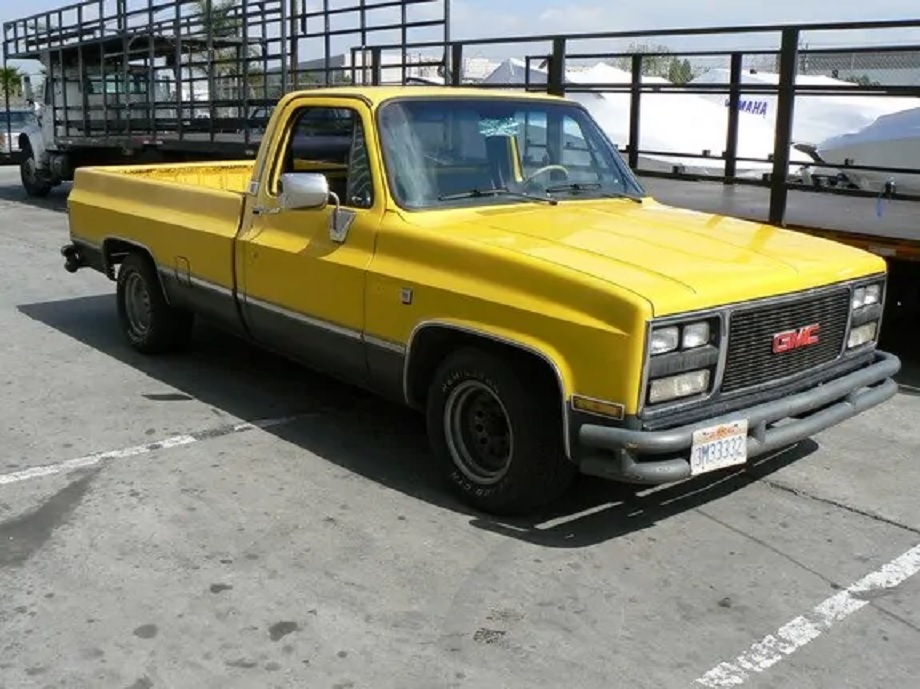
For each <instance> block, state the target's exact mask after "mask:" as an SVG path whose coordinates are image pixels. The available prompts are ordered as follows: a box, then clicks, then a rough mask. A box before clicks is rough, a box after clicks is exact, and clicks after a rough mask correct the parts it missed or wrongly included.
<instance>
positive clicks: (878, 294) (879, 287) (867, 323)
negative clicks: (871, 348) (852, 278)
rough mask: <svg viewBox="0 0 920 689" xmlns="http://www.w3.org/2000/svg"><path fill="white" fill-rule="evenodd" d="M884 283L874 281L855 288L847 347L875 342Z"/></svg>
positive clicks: (851, 303)
mask: <svg viewBox="0 0 920 689" xmlns="http://www.w3.org/2000/svg"><path fill="white" fill-rule="evenodd" d="M883 287H884V283H881V282H874V283H872V284H869V285H863V286H861V287H857V288H855V289H854V290H853V294H852V299H851V300H850V311H851V316H850V332H849V333H848V335H847V349H856V348H857V347H862V346H863V345H866V344H869V343H872V342H875V340H876V338H877V337H878V329H879V322H880V320H881V317H882V291H883Z"/></svg>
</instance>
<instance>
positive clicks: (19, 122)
mask: <svg viewBox="0 0 920 689" xmlns="http://www.w3.org/2000/svg"><path fill="white" fill-rule="evenodd" d="M36 121H37V120H36V119H35V115H34V114H33V113H32V112H29V111H22V110H11V111H10V112H5V111H2V110H0V127H3V128H6V127H10V126H11V127H13V128H17V127H25V126H27V125H30V124H34V123H35V122H36Z"/></svg>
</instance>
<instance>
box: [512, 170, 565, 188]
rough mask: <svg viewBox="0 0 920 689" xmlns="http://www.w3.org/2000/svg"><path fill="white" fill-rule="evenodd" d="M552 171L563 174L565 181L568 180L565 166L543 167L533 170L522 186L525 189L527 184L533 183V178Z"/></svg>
mask: <svg viewBox="0 0 920 689" xmlns="http://www.w3.org/2000/svg"><path fill="white" fill-rule="evenodd" d="M554 170H558V171H559V172H561V173H562V174H564V175H565V178H566V179H568V178H569V170H568V168H566V167H565V166H563V165H544V166H543V167H541V168H538V169H537V170H534V171H533V172H532V173H531V174H530V176H528V177H526V178H525V179H524V183H523V185H524V186H525V187H526V186H527V185H528V184H530V183H531V182H532V181H533V179H534V177H538V176H540V175H545V174H546V173H547V172H553V171H554Z"/></svg>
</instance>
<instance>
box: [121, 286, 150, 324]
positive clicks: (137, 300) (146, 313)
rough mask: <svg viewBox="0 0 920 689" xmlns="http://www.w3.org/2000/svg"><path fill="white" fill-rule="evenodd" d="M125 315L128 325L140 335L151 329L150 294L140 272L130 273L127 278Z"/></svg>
mask: <svg viewBox="0 0 920 689" xmlns="http://www.w3.org/2000/svg"><path fill="white" fill-rule="evenodd" d="M125 316H126V317H127V319H128V326H129V327H130V328H131V330H132V331H133V332H134V333H135V334H136V335H138V336H139V337H143V336H144V335H145V334H146V333H147V331H148V330H149V329H150V294H149V292H147V286H146V285H145V284H144V279H143V278H142V277H141V276H140V275H139V274H138V273H130V274H129V275H128V277H127V278H126V279H125Z"/></svg>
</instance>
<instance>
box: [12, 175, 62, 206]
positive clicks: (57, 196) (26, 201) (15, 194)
mask: <svg viewBox="0 0 920 689" xmlns="http://www.w3.org/2000/svg"><path fill="white" fill-rule="evenodd" d="M17 175H18V173H17ZM69 195H70V184H63V185H61V186H59V187H57V188H55V189H52V190H51V193H50V194H48V196H46V197H45V198H42V199H39V198H32V197H31V196H29V195H28V194H26V192H25V190H24V189H23V188H22V185H21V184H20V183H19V178H18V176H17V178H16V182H15V183H14V182H12V181H8V179H7V177H6V176H4V179H3V181H2V182H0V201H14V202H15V203H20V204H23V205H25V206H32V207H34V208H41V209H43V210H46V211H56V212H58V213H66V212H67V197H68V196H69Z"/></svg>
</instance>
